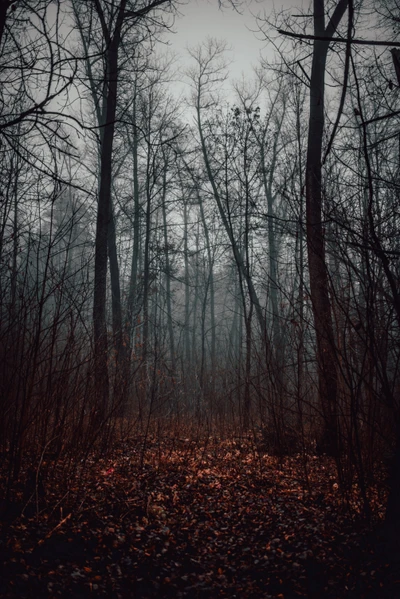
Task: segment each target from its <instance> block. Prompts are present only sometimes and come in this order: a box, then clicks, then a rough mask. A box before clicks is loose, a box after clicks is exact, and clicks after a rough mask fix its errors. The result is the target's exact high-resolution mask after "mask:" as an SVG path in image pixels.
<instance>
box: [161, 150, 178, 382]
mask: <svg viewBox="0 0 400 599" xmlns="http://www.w3.org/2000/svg"><path fill="white" fill-rule="evenodd" d="M164 158H165V157H164ZM167 168H168V163H167V161H166V162H165V165H164V171H163V191H162V202H161V209H162V219H163V234H164V254H165V293H166V303H167V326H168V337H169V354H170V360H171V369H172V373H173V375H175V372H176V368H175V366H176V364H175V336H174V326H173V320H172V301H171V263H170V258H169V245H168V222H167V208H166V206H165V200H166V195H167Z"/></svg>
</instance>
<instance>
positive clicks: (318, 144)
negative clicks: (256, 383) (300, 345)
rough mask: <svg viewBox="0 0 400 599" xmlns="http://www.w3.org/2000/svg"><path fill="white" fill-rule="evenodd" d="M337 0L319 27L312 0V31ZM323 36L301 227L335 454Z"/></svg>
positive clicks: (317, 3)
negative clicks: (324, 190)
mask: <svg viewBox="0 0 400 599" xmlns="http://www.w3.org/2000/svg"><path fill="white" fill-rule="evenodd" d="M347 5H348V0H339V2H338V3H337V5H336V8H335V10H334V12H333V15H332V17H331V19H330V22H329V24H328V26H327V27H325V6H324V0H314V33H315V36H319V37H321V36H326V37H332V35H333V34H334V33H335V32H336V30H337V27H338V25H339V23H340V21H341V19H342V17H343V15H344V13H345V11H346V9H347ZM328 49H329V41H322V40H320V39H315V40H314V50H313V61H312V71H311V79H310V116H309V128H308V148H307V165H306V229H307V251H308V264H309V271H310V289H311V301H312V309H313V315H314V326H315V333H316V343H317V364H318V377H319V396H320V401H321V405H322V409H323V413H324V416H325V426H326V436H325V440H326V450H327V451H329V453H332V454H335V455H337V454H338V450H339V446H338V445H339V443H338V442H339V440H338V423H337V372H336V352H335V344H334V334H333V324H332V310H331V301H330V297H329V277H328V271H327V266H326V260H325V239H324V237H325V235H324V228H323V225H322V158H321V157H322V142H323V134H324V108H325V103H324V96H325V68H326V59H327V55H328Z"/></svg>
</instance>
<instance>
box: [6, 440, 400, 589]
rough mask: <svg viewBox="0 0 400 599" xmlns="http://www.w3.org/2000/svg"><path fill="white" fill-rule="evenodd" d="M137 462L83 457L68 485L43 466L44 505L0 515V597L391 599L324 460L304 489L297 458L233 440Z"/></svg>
mask: <svg viewBox="0 0 400 599" xmlns="http://www.w3.org/2000/svg"><path fill="white" fill-rule="evenodd" d="M140 451H141V447H140V444H139V443H135V442H134V441H132V442H131V443H125V444H123V445H121V446H120V447H118V448H116V449H115V451H114V452H113V454H112V455H111V456H110V457H109V458H107V459H105V458H103V459H96V458H95V456H91V457H89V459H88V460H86V461H85V463H82V464H81V465H77V468H76V473H75V477H70V478H69V479H67V480H66V479H65V469H63V468H62V467H61V466H60V465H59V464H58V465H56V466H57V467H54V465H51V463H50V462H49V463H44V467H43V492H42V494H41V495H42V496H41V497H40V498H38V497H37V493H36V497H32V498H31V501H30V502H28V505H25V506H23V509H22V510H21V511H20V512H22V513H18V510H15V513H13V512H12V510H11V513H10V511H8V512H7V511H5V512H4V514H3V518H2V522H1V534H0V557H1V559H0V564H1V572H0V596H1V597H4V598H9V599H16V598H19V599H23V598H38V597H61V598H63V599H67V598H68V599H69V598H71V599H72V598H81V597H82V598H83V597H108V598H115V599H120V598H125V597H138V598H164V597H165V598H169V597H171V598H179V597H182V598H183V597H188V598H208V597H211V598H212V597H232V598H233V597H238V598H239V597H240V598H241V599H248V598H265V599H269V598H275V599H294V598H300V597H308V598H310V599H318V598H320V597H321V598H322V597H323V598H324V599H340V598H342V597H343V598H344V597H346V598H349V599H362V598H365V599H380V598H382V599H384V598H386V597H387V598H389V597H390V598H391V599H392V598H393V597H400V575H399V560H398V557H397V558H396V556H394V559H392V560H390V559H388V558H387V554H386V553H385V552H384V551H383V550H382V551H380V546H381V545H380V543H379V539H378V541H377V538H376V535H375V534H374V533H373V529H372V528H371V527H368V526H366V524H365V522H364V521H363V520H362V518H361V516H360V513H359V507H358V505H359V504H358V499H357V491H356V489H353V494H352V502H350V503H349V500H348V499H347V502H346V503H345V502H344V499H343V494H342V493H341V492H340V488H339V485H338V482H337V481H336V474H335V466H334V463H333V461H332V460H330V459H329V458H327V457H316V456H307V459H306V466H307V472H308V482H307V484H306V481H305V480H303V478H304V477H303V473H304V460H305V456H294V457H287V458H277V457H272V456H269V455H267V454H262V453H258V452H255V451H254V448H253V447H252V445H251V444H250V443H247V444H246V442H245V441H243V440H240V441H235V440H219V439H208V440H207V441H205V442H204V443H203V444H201V443H199V444H194V443H192V442H191V441H190V440H188V439H183V440H180V441H179V440H176V439H174V440H171V439H164V440H163V441H160V440H159V439H158V440H157V439H154V440H153V441H152V442H151V443H149V446H148V449H147V452H146V455H145V459H144V461H143V460H140V459H139V458H140ZM141 461H142V463H143V466H142V468H139V464H140V462H141ZM370 493H371V507H372V509H373V513H374V517H375V519H376V521H379V518H381V517H382V513H383V506H382V501H381V499H380V495H381V493H378V492H377V491H376V492H375V494H374V490H373V489H371V491H370ZM19 494H20V495H21V494H22V491H19ZM14 499H15V501H14V504H13V503H12V505H16V506H18V505H22V504H19V503H18V500H19V499H20V497H19V495H18V492H16V494H15V497H14Z"/></svg>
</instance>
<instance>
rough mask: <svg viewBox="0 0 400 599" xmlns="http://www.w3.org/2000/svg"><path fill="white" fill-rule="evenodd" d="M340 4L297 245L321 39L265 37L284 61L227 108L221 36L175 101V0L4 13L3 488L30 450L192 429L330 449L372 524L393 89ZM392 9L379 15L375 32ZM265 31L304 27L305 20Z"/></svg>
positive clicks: (392, 226) (388, 344)
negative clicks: (169, 40) (315, 208)
mask: <svg viewBox="0 0 400 599" xmlns="http://www.w3.org/2000/svg"><path fill="white" fill-rule="evenodd" d="M336 4H337V5H338V6H339V5H340V4H343V6H342V8H343V13H345V14H346V15H348V22H346V19H347V16H344V17H343V19H342V20H341V21H340V23H339V24H338V25H337V31H336V32H335V31H334V30H333V33H336V34H337V35H338V36H341V37H342V38H343V39H344V40H347V43H342V42H340V41H339V42H333V43H331V45H330V50H329V52H328V46H329V41H321V42H320V43H321V44H325V47H326V52H327V64H326V68H325V67H324V74H325V85H326V87H327V88H329V92H327V94H326V98H325V106H324V109H325V126H324V129H323V139H322V141H323V146H322V154H321V155H320V156H319V157H318V156H316V161H315V160H314V163H315V164H316V165H317V167H318V161H319V162H320V164H322V178H321V185H320V189H319V193H320V199H321V202H320V209H321V214H320V220H319V229H318V231H319V232H318V233H317V237H315V238H313V234H314V233H313V231H314V232H315V231H316V230H317V228H318V227H317V225H315V223H314V224H312V222H311V221H312V216H310V215H311V212H310V211H309V210H310V206H311V205H312V202H313V201H315V198H316V196H315V193H316V192H315V189H314V191H313V189H312V187H313V185H314V183H313V181H314V178H313V177H315V172H316V171H315V170H314V171H313V170H312V168H314V167H313V166H312V164H311V162H312V160H311V159H312V156H311V157H310V147H311V146H310V144H311V143H312V140H311V141H310V139H309V140H308V141H307V134H308V131H309V130H310V127H311V120H310V105H309V97H310V88H311V91H312V88H313V85H314V83H313V75H312V72H314V71H312V69H314V66H312V64H311V61H312V52H313V44H314V40H312V39H311V40H307V39H297V40H292V39H291V38H288V37H285V36H282V35H281V36H279V37H276V38H274V40H275V44H279V48H280V54H279V56H280V58H279V60H278V61H277V62H275V63H274V64H269V65H266V64H263V65H261V67H260V69H259V70H258V72H257V73H255V74H254V76H253V77H252V78H251V79H250V78H249V81H247V82H246V83H243V84H240V85H237V86H236V88H235V90H234V92H233V93H232V94H231V95H230V96H229V97H230V101H229V103H227V102H226V101H225V100H224V93H225V92H226V87H227V67H226V63H225V46H224V44H223V43H221V42H218V41H216V40H212V39H209V40H207V41H206V42H205V43H204V44H203V45H202V46H201V47H199V48H194V49H192V50H191V52H190V54H191V67H190V69H189V70H188V73H187V75H186V81H187V83H188V90H189V91H188V93H187V98H186V99H185V100H183V99H182V98H179V99H177V98H176V97H175V96H173V95H172V94H171V93H170V91H169V90H170V89H171V85H173V83H172V81H173V70H172V67H171V65H169V64H168V61H166V60H161V59H160V58H159V57H157V46H156V43H155V40H156V38H157V37H158V36H160V35H162V32H163V30H165V29H166V28H168V27H169V26H170V25H171V23H172V19H173V15H174V10H176V9H177V8H179V7H178V6H177V3H174V2H172V1H171V2H170V1H166V0H164V1H163V0H160V1H158V2H149V1H147V2H127V1H124V0H121V1H120V2H119V3H117V5H115V4H114V3H113V4H110V3H108V2H103V1H102V0H93V2H83V3H82V2H80V1H79V0H71V2H70V3H65V2H62V3H61V2H59V3H58V4H57V3H55V2H48V1H47V0H36V1H31V0H30V1H28V0H27V1H20V2H11V3H7V2H1V3H0V11H3V13H4V14H5V17H6V18H5V19H4V28H3V29H1V30H0V44H1V45H0V55H1V63H0V73H1V80H2V86H1V92H0V93H1V111H0V141H1V145H0V155H1V172H2V177H1V180H0V219H1V220H0V253H1V254H0V282H1V287H0V314H1V319H0V320H1V325H0V356H1V359H0V369H1V371H0V402H1V408H0V409H1V414H2V418H1V424H0V426H1V435H0V440H1V441H0V442H1V451H2V455H3V459H4V460H5V461H6V462H7V464H8V466H9V475H8V476H9V480H8V486H9V488H11V486H12V484H13V481H14V480H15V479H17V477H18V472H19V468H20V465H21V461H22V460H23V459H24V457H25V456H27V455H30V456H32V455H33V456H35V458H34V460H36V462H37V463H39V461H40V460H42V459H43V455H44V454H49V455H52V456H53V458H54V459H57V458H58V457H60V456H61V455H63V456H65V455H70V456H72V455H74V456H76V455H77V454H78V453H80V454H82V455H86V454H88V452H90V451H91V449H92V448H93V447H94V446H98V447H99V448H101V449H103V450H105V449H106V448H107V446H108V445H109V443H110V442H111V440H112V439H113V438H115V436H116V435H127V434H132V433H133V432H135V433H138V432H140V433H141V434H147V433H148V432H149V431H150V430H152V429H153V427H158V429H157V430H159V431H166V430H171V429H172V430H175V431H176V430H179V427H183V426H185V427H186V426H187V425H188V424H189V423H190V424H191V425H192V426H203V427H206V428H207V430H211V429H212V430H217V431H219V432H221V433H229V432H232V430H236V431H239V432H240V434H241V433H243V432H245V431H249V430H250V431H252V434H255V435H256V436H257V438H258V439H259V441H260V442H261V441H262V443H263V444H264V447H265V449H266V450H267V451H269V452H275V453H301V454H303V455H304V456H307V454H308V453H310V452H312V451H316V450H317V451H321V452H323V451H330V452H331V453H333V454H334V456H335V458H336V461H337V468H338V471H339V475H340V480H341V482H342V483H343V488H344V489H345V488H347V489H351V485H352V484H353V483H354V482H357V484H359V485H360V487H361V489H362V492H363V498H364V507H365V510H366V511H368V487H369V485H370V484H371V483H372V482H373V479H374V471H375V468H376V467H379V468H380V467H381V464H382V461H385V460H388V458H390V456H392V455H393V452H394V451H395V448H396V442H397V451H398V453H399V452H400V442H399V439H400V435H399V383H398V380H399V359H400V351H399V348H400V346H399V324H400V301H399V285H398V281H399V275H400V273H399V251H400V239H399V228H400V222H399V218H400V215H399V202H398V194H399V184H400V182H399V168H400V153H399V131H398V111H399V107H398V104H399V97H400V96H399V81H398V80H397V77H396V70H395V67H396V64H397V63H396V51H393V52H392V53H391V52H390V50H389V48H388V47H375V46H373V45H357V44H352V43H350V42H351V38H357V37H360V36H359V35H358V30H361V32H362V30H363V29H362V28H363V26H364V21H363V19H365V18H366V16H365V15H366V14H367V13H368V14H369V19H371V14H370V12H369V9H370V8H371V7H369V6H367V5H366V3H361V4H360V6H358V5H357V6H356V5H354V6H353V3H352V2H338V3H336ZM336 4H335V6H336ZM392 4H393V6H392ZM318 6H322V7H323V3H321V2H316V3H315V10H317V8H318ZM335 6H333V7H332V10H331V7H328V8H329V14H330V15H332V14H333V13H334V11H333V9H334V8H335ZM182 10H184V8H182ZM396 10H397V7H396V6H394V3H391V2H389V1H388V2H386V3H384V2H381V3H380V4H379V6H376V7H375V10H374V12H373V15H372V16H373V19H374V22H375V26H376V28H379V32H380V35H381V38H384V39H387V40H388V41H391V40H394V41H395V39H396V35H397V33H398V26H397V20H396V18H395V17H394V16H393V15H394V12H395V13H396V14H397V12H396ZM0 22H2V20H1V19H0ZM275 25H276V28H277V26H278V25H282V27H283V29H285V30H286V31H292V32H297V33H300V34H309V35H313V34H315V33H317V34H318V29H314V30H313V29H312V19H310V18H304V19H303V20H302V21H301V22H300V21H299V20H298V19H295V20H294V21H290V19H289V21H286V23H280V22H279V23H278V22H276V23H275ZM303 25H304V29H301V27H302V26H303ZM317 25H318V23H317ZM260 27H261V30H262V31H264V32H265V33H266V35H272V34H271V31H273V30H271V28H268V27H267V22H266V21H264V20H261V21H260ZM276 28H275V30H276ZM324 31H325V33H326V35H328V34H329V32H330V30H329V27H327V29H326V30H324ZM356 33H357V35H356ZM360 35H362V33H361V34H360ZM321 48H322V46H321ZM315 68H316V67H315ZM311 112H312V111H311ZM310 169H311V170H310ZM310 177H311V179H310ZM317 191H318V190H317ZM307 194H308V195H307ZM310 194H311V195H310ZM313 194H314V195H313ZM310 202H311V203H310ZM310 223H311V224H310ZM314 225H315V227H317V228H315V229H313V227H314ZM318 244H320V246H319V245H318ZM317 246H318V248H319V249H316V248H317ZM320 248H323V251H322V253H321V251H320ZM323 253H324V254H325V255H323ZM312 260H314V262H312ZM312 264H314V266H313V267H311V265H312ZM313 268H315V269H316V270H314V275H313V276H310V275H311V274H312V272H313ZM313 277H314V278H313ZM310 282H311V284H310ZM318 294H319V295H318ZM324 302H325V304H324ZM324 306H325V307H324ZM326 306H328V308H329V310H327V308H326ZM325 318H326V319H325ZM324 319H325V320H324ZM329 319H330V320H329ZM324 352H325V353H324ZM324 356H325V357H324ZM332 372H333V373H334V374H333V375H332ZM332 376H333V378H332ZM329 377H330V378H329ZM332 381H333V382H334V385H335V389H334V392H335V393H334V400H333V399H332V398H333V395H332V384H333V383H332ZM333 401H334V405H333ZM327 427H328V431H332V430H334V439H333V438H331V439H330V438H329V434H331V433H329V434H328V435H327V434H326V433H327ZM332 427H333V428H332ZM396 440H397V441H396ZM398 490H399V489H398Z"/></svg>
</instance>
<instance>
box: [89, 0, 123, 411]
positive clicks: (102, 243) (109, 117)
mask: <svg viewBox="0 0 400 599" xmlns="http://www.w3.org/2000/svg"><path fill="white" fill-rule="evenodd" d="M125 6H126V0H121V4H120V6H119V10H118V16H117V21H116V25H115V32H114V35H113V37H112V39H108V40H106V42H107V43H108V49H107V52H106V64H107V69H106V77H105V82H106V98H107V100H106V105H107V110H106V119H105V124H104V132H103V135H102V140H101V157H100V188H99V201H98V207H97V222H96V242H95V262H94V293H93V328H94V357H95V377H96V378H95V380H96V385H97V389H98V391H99V400H100V406H99V409H100V417H101V416H102V415H103V414H102V413H104V411H105V409H106V407H107V403H108V399H109V377H108V343H107V320H106V316H107V314H106V299H107V260H108V251H107V250H108V244H109V234H110V221H111V218H112V205H111V179H112V151H113V141H114V131H115V115H116V110H117V88H118V50H119V45H120V41H121V27H122V23H123V19H124V13H125ZM100 10H101V9H100Z"/></svg>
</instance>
